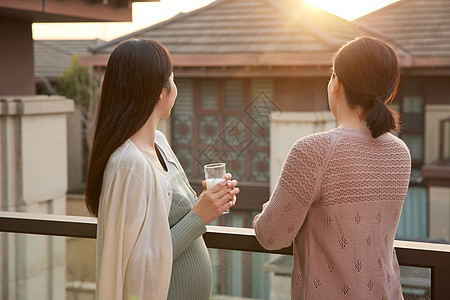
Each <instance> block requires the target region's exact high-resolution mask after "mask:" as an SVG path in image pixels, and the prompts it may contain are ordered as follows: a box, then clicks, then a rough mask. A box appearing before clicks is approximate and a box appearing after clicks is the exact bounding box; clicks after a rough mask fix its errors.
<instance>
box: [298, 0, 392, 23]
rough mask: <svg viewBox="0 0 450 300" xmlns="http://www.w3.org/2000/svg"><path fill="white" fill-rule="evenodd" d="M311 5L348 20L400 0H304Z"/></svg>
mask: <svg viewBox="0 0 450 300" xmlns="http://www.w3.org/2000/svg"><path fill="white" fill-rule="evenodd" d="M302 1H303V2H305V3H308V4H309V5H312V6H315V7H317V8H320V9H323V10H326V11H328V12H330V13H332V14H335V15H337V16H340V17H341V18H344V19H347V20H353V19H356V18H358V17H360V16H362V15H365V14H367V13H370V12H371V11H373V10H376V9H379V8H381V7H383V6H386V5H389V4H391V3H393V2H397V1H399V0H373V1H362V0H302Z"/></svg>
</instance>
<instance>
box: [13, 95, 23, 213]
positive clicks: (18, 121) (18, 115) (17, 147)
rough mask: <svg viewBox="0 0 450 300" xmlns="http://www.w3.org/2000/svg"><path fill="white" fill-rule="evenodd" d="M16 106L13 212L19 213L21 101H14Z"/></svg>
mask: <svg viewBox="0 0 450 300" xmlns="http://www.w3.org/2000/svg"><path fill="white" fill-rule="evenodd" d="M14 102H15V103H16V104H17V113H16V137H15V138H16V145H15V152H16V157H15V158H16V159H15V161H16V166H15V167H16V170H17V171H16V179H15V181H16V201H17V202H15V203H14V211H20V208H19V207H20V205H23V204H25V202H24V199H23V161H22V155H23V153H22V116H23V113H24V108H23V101H22V99H14Z"/></svg>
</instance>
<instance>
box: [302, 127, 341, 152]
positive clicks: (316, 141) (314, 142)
mask: <svg viewBox="0 0 450 300" xmlns="http://www.w3.org/2000/svg"><path fill="white" fill-rule="evenodd" d="M338 135H339V132H338V131H336V130H335V129H331V130H328V131H324V132H317V133H312V134H308V135H306V136H304V137H302V138H300V139H299V140H297V142H296V143H295V144H294V147H296V148H311V147H312V148H315V147H319V148H323V147H328V146H329V145H330V144H331V143H332V142H333V140H334V139H335V138H336V137H337V136H338Z"/></svg>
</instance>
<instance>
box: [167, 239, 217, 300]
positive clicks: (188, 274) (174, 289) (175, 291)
mask: <svg viewBox="0 0 450 300" xmlns="http://www.w3.org/2000/svg"><path fill="white" fill-rule="evenodd" d="M211 291H212V269H211V260H210V258H209V253H208V249H207V248H206V245H205V242H204V241H203V238H202V237H199V238H198V239H197V240H196V241H195V242H194V243H193V244H192V245H191V246H190V247H189V248H187V249H186V250H185V251H184V252H183V253H181V254H180V255H179V256H178V257H177V258H176V259H175V260H174V262H173V266H172V277H171V280H170V288H169V296H168V297H167V299H170V300H171V299H173V300H175V299H186V300H190V299H192V300H203V299H205V300H207V299H210V297H211Z"/></svg>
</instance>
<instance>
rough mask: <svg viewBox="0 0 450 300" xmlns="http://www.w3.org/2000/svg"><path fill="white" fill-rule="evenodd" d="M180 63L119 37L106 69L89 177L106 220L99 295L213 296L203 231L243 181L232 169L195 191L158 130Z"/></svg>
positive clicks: (159, 49) (96, 207) (154, 45)
mask: <svg viewBox="0 0 450 300" xmlns="http://www.w3.org/2000/svg"><path fill="white" fill-rule="evenodd" d="M172 69H173V66H172V59H171V57H170V55H169V52H168V51H167V50H166V49H165V48H164V47H163V46H162V45H161V44H160V43H158V42H157V41H154V40H148V39H130V40H126V41H124V42H122V43H120V44H119V45H118V46H117V47H116V48H115V49H114V51H113V52H112V53H111V55H110V57H109V60H108V64H107V66H106V71H105V78H104V81H103V86H102V93H101V97H100V103H99V107H98V113H97V119H96V125H95V132H94V140H93V145H92V150H91V155H90V158H89V164H88V171H87V175H86V205H87V207H88V210H89V211H90V213H91V214H92V215H93V216H95V217H97V218H98V226H97V272H96V273H97V277H96V278H97V288H96V299H101V300H119V299H124V300H128V299H135V300H144V299H155V300H156V299H159V300H166V299H187V300H207V299H208V300H209V299H210V296H211V291H212V270H211V261H210V259H209V255H208V250H207V248H206V245H205V242H204V240H203V237H202V234H203V233H205V231H206V227H205V224H208V223H210V222H211V221H213V220H215V219H216V218H218V217H219V216H221V215H222V213H223V212H224V211H225V210H227V209H228V208H230V207H231V206H232V205H234V202H233V201H231V200H232V199H233V197H234V195H235V194H237V193H238V192H239V188H235V187H236V185H237V182H236V181H235V180H233V181H231V180H230V179H231V175H230V174H227V175H226V176H225V179H226V180H224V181H223V182H221V183H218V184H217V185H216V186H215V187H213V188H211V189H209V190H207V191H204V192H203V193H202V194H201V195H200V196H198V197H197V195H196V193H195V192H194V190H193V189H192V188H191V186H190V185H189V181H188V179H187V178H186V175H185V173H184V171H183V168H182V167H181V165H180V163H179V161H178V159H177V158H176V156H175V154H174V153H173V151H172V149H171V148H170V145H169V143H168V141H167V140H166V138H165V136H164V134H163V133H162V132H160V131H158V130H156V126H157V124H158V122H159V121H160V120H161V119H163V118H167V117H169V115H170V111H171V109H172V107H173V105H174V103H175V98H176V96H177V87H176V86H175V83H174V81H173V72H172ZM204 185H205V184H204ZM193 270H195V271H193Z"/></svg>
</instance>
